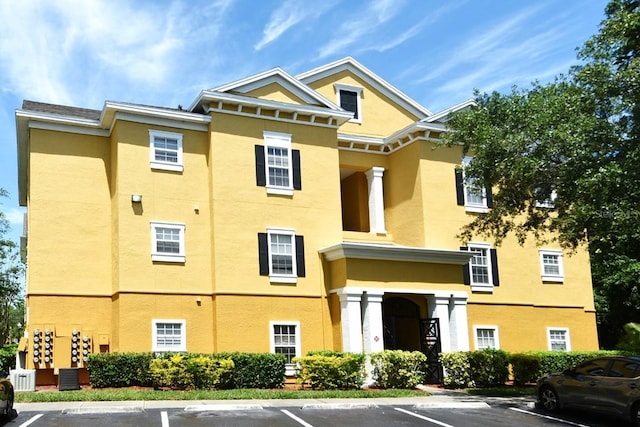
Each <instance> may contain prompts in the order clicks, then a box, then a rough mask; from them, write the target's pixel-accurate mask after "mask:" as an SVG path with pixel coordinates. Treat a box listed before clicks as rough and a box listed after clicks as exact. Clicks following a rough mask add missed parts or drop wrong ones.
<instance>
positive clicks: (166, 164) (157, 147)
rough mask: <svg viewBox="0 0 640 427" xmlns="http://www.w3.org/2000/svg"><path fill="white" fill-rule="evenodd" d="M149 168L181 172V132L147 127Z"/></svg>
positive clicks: (182, 167) (182, 166)
mask: <svg viewBox="0 0 640 427" xmlns="http://www.w3.org/2000/svg"><path fill="white" fill-rule="evenodd" d="M149 156H150V158H149V161H150V163H151V169H161V170H168V171H176V172H182V171H183V170H184V165H183V163H182V134H180V133H175V132H165V131H160V130H151V129H149Z"/></svg>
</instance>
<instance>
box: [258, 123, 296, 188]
mask: <svg viewBox="0 0 640 427" xmlns="http://www.w3.org/2000/svg"><path fill="white" fill-rule="evenodd" d="M263 136H264V158H265V160H266V161H265V175H266V179H267V185H266V187H267V193H271V194H283V195H288V196H290V195H293V161H292V158H291V154H292V150H291V135H290V134H286V133H277V132H268V131H265V132H263Z"/></svg>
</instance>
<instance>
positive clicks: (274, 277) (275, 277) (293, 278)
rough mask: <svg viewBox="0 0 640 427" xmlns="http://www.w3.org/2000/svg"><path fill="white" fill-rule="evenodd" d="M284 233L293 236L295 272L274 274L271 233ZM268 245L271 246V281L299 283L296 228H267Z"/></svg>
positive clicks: (292, 247) (292, 253)
mask: <svg viewBox="0 0 640 427" xmlns="http://www.w3.org/2000/svg"><path fill="white" fill-rule="evenodd" d="M272 234H284V235H289V236H291V261H292V263H293V273H291V274H274V272H273V262H272V257H271V255H272V254H271V235H272ZM267 247H268V248H269V281H271V282H273V283H297V282H298V269H297V261H298V260H297V259H296V230H294V229H292V228H274V227H269V228H267Z"/></svg>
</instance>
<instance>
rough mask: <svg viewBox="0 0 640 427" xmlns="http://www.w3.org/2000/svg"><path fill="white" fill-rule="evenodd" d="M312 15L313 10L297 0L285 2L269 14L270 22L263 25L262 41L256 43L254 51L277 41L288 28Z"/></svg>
mask: <svg viewBox="0 0 640 427" xmlns="http://www.w3.org/2000/svg"><path fill="white" fill-rule="evenodd" d="M314 13H315V12H314V8H310V7H304V5H303V4H302V3H301V2H299V1H297V0H287V1H285V2H284V3H282V4H281V5H280V7H278V8H277V9H276V10H275V11H273V13H272V14H271V20H270V21H269V22H267V24H266V25H265V27H264V30H263V36H262V39H261V40H260V41H259V42H258V43H256V45H255V46H254V50H260V49H262V48H263V47H264V46H266V45H268V44H269V43H271V42H273V41H274V40H276V39H278V38H279V37H280V36H281V35H282V34H284V33H285V31H287V30H288V29H289V28H291V27H293V26H294V25H296V24H297V23H299V22H300V21H302V20H304V19H305V18H306V17H308V16H309V15H312V14H314Z"/></svg>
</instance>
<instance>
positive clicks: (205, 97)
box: [199, 91, 353, 128]
mask: <svg viewBox="0 0 640 427" xmlns="http://www.w3.org/2000/svg"><path fill="white" fill-rule="evenodd" d="M199 100H200V105H202V108H203V109H204V112H205V113H209V112H211V111H216V112H219V113H224V114H234V115H242V116H249V117H259V118H262V119H270V120H277V121H287V122H294V123H304V124H310V125H316V126H325V127H326V126H329V127H332V128H337V127H339V126H340V125H341V124H343V123H344V122H346V121H348V120H349V119H351V118H352V117H353V113H351V112H349V111H344V110H342V109H332V108H327V107H318V106H314V105H300V104H291V103H288V102H280V101H271V100H266V99H260V98H253V97H250V96H243V95H233V94H230V93H225V92H214V91H203V92H201V94H200V97H199ZM224 104H229V105H235V106H237V108H236V109H235V110H232V109H228V108H223V105H224ZM246 107H248V108H250V109H255V110H256V111H252V112H248V111H246V110H245V108H246ZM266 111H270V112H271V111H273V112H275V114H276V115H271V114H265V112H266ZM282 112H284V113H290V114H293V118H284V117H280V116H279V114H280V113H282ZM298 115H303V116H308V117H322V118H325V119H327V121H328V123H320V122H315V121H313V120H311V121H309V120H300V119H297V118H296V117H297V116H298Z"/></svg>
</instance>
